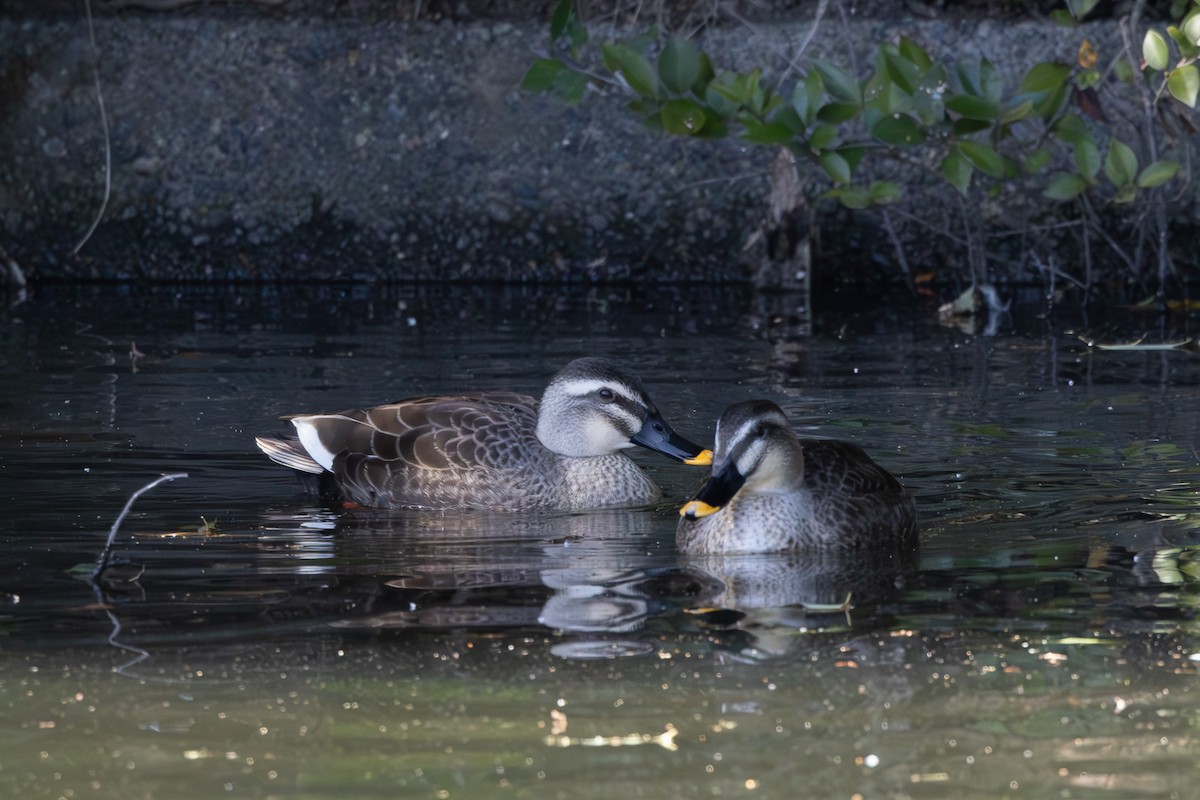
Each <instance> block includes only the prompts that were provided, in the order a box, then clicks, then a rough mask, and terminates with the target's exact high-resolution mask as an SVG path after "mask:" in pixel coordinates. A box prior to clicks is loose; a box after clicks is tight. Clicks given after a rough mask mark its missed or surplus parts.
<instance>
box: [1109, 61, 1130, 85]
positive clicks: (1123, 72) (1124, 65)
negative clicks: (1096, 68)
mask: <svg viewBox="0 0 1200 800" xmlns="http://www.w3.org/2000/svg"><path fill="white" fill-rule="evenodd" d="M1113 75H1116V76H1117V80H1119V81H1120V82H1121V83H1132V82H1133V67H1131V66H1130V65H1129V61H1128V60H1126V59H1124V58H1118V59H1117V60H1116V62H1115V63H1113Z"/></svg>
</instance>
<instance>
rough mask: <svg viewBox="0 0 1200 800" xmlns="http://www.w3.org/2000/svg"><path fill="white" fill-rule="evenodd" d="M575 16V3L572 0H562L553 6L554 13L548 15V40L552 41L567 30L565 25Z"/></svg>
mask: <svg viewBox="0 0 1200 800" xmlns="http://www.w3.org/2000/svg"><path fill="white" fill-rule="evenodd" d="M574 16H575V3H574V2H573V0H562V2H561V3H559V4H558V5H556V6H555V7H554V13H553V14H551V15H550V40H551V41H554V40H556V39H558V38H559V37H560V36H562V35H563V34H564V33H566V32H567V26H568V25H570V24H571V20H572V19H573V18H574Z"/></svg>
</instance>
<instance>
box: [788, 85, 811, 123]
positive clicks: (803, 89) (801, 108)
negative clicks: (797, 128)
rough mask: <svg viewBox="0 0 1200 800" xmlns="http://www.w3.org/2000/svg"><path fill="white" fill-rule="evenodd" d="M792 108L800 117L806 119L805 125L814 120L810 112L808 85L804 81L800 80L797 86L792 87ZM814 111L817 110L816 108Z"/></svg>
mask: <svg viewBox="0 0 1200 800" xmlns="http://www.w3.org/2000/svg"><path fill="white" fill-rule="evenodd" d="M792 110H794V111H795V112H796V114H797V116H799V117H800V119H802V120H804V124H805V125H807V124H808V123H810V122H812V117H810V116H809V113H808V111H809V109H808V86H807V84H805V82H804V81H798V82H797V83H796V87H795V88H794V89H792ZM813 111H814V112H815V111H816V109H813Z"/></svg>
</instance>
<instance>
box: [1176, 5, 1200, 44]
mask: <svg viewBox="0 0 1200 800" xmlns="http://www.w3.org/2000/svg"><path fill="white" fill-rule="evenodd" d="M1181 30H1182V33H1183V37H1184V39H1186V40H1187V42H1188V44H1190V45H1191V46H1192V47H1200V10H1198V11H1193V12H1192V13H1191V14H1189V15H1188V16H1187V19H1185V20H1184V21H1183V27H1182V29H1181Z"/></svg>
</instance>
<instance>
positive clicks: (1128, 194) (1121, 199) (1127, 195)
mask: <svg viewBox="0 0 1200 800" xmlns="http://www.w3.org/2000/svg"><path fill="white" fill-rule="evenodd" d="M1137 193H1138V189H1137V187H1136V186H1134V185H1133V184H1132V183H1130V184H1128V185H1126V186H1122V187H1121V188H1120V189H1118V190H1117V193H1116V194H1114V195H1113V199H1112V202H1113V205H1118V206H1120V205H1125V204H1126V203H1132V202H1133V201H1134V200H1136V199H1137Z"/></svg>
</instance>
